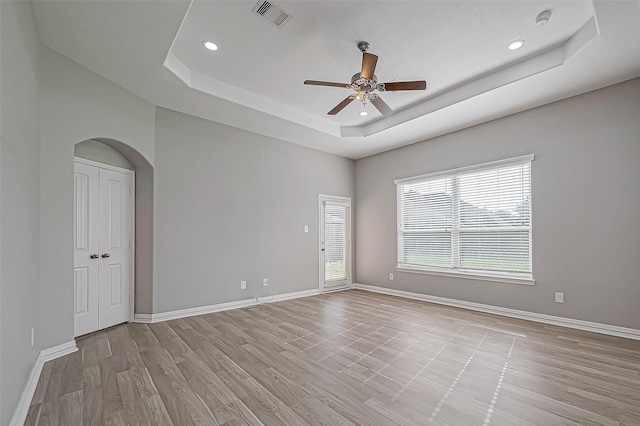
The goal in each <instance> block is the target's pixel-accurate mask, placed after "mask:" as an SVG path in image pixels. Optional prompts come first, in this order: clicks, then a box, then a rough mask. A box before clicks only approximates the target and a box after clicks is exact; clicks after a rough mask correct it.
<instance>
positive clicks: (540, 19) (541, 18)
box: [536, 9, 551, 27]
mask: <svg viewBox="0 0 640 426" xmlns="http://www.w3.org/2000/svg"><path fill="white" fill-rule="evenodd" d="M549 19H551V11H550V10H549V9H547V10H544V11H542V12H540V13H539V14H538V16H536V25H537V26H539V27H541V26H543V25H545V24H547V23H548V22H549Z"/></svg>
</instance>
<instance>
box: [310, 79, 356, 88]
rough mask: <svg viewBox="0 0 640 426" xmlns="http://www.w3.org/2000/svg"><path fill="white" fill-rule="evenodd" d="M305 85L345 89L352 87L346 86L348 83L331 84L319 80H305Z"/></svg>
mask: <svg viewBox="0 0 640 426" xmlns="http://www.w3.org/2000/svg"><path fill="white" fill-rule="evenodd" d="M304 84H308V85H311V86H329V87H342V88H345V89H348V88H350V87H351V86H350V85H349V84H346V83H331V82H329V81H317V80H305V81H304Z"/></svg>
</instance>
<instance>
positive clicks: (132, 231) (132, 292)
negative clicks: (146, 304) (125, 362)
mask: <svg viewBox="0 0 640 426" xmlns="http://www.w3.org/2000/svg"><path fill="white" fill-rule="evenodd" d="M73 162H74V163H82V164H86V165H87V166H94V167H98V168H100V169H106V170H111V171H113V172H118V173H124V174H128V175H131V193H130V194H129V197H130V198H131V203H130V204H131V206H130V207H131V208H130V209H129V215H130V217H129V222H130V224H131V226H130V228H129V241H131V247H130V248H131V253H130V255H129V262H131V268H129V282H130V283H131V287H130V289H129V305H130V306H129V322H133V319H134V315H135V304H136V298H135V296H136V171H135V170H129V169H123V168H122V167H117V166H112V165H110V164H105V163H100V162H98V161H93V160H87V159H86V158H81V157H75V156H74V157H73ZM74 334H75V332H74Z"/></svg>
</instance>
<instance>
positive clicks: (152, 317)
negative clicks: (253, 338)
mask: <svg viewBox="0 0 640 426" xmlns="http://www.w3.org/2000/svg"><path fill="white" fill-rule="evenodd" d="M317 294H320V292H319V291H318V289H313V290H303V291H296V292H292V293H284V294H276V295H274V296H273V300H272V298H271V296H265V297H259V298H258V301H259V302H260V303H269V302H281V301H283V300H289V299H298V298H300V297H308V296H315V295H317ZM255 304H256V301H255V299H245V300H238V301H236V302H226V303H218V304H216V305H208V306H198V307H196V308H187V309H180V310H177V311H169V312H161V313H158V314H135V316H134V322H142V323H154V322H160V321H169V320H174V319H178V318H186V317H193V316H196V315H203V314H210V313H213V312H221V311H228V310H230V309H238V308H247V307H249V306H253V305H255Z"/></svg>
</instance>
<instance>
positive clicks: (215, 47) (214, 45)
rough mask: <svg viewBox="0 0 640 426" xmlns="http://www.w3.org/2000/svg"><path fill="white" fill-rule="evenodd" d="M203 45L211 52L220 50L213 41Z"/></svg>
mask: <svg viewBox="0 0 640 426" xmlns="http://www.w3.org/2000/svg"><path fill="white" fill-rule="evenodd" d="M202 44H204V47H206V48H207V49H209V50H218V46H217V45H216V44H215V43H213V42H211V41H205V42H203V43H202Z"/></svg>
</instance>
